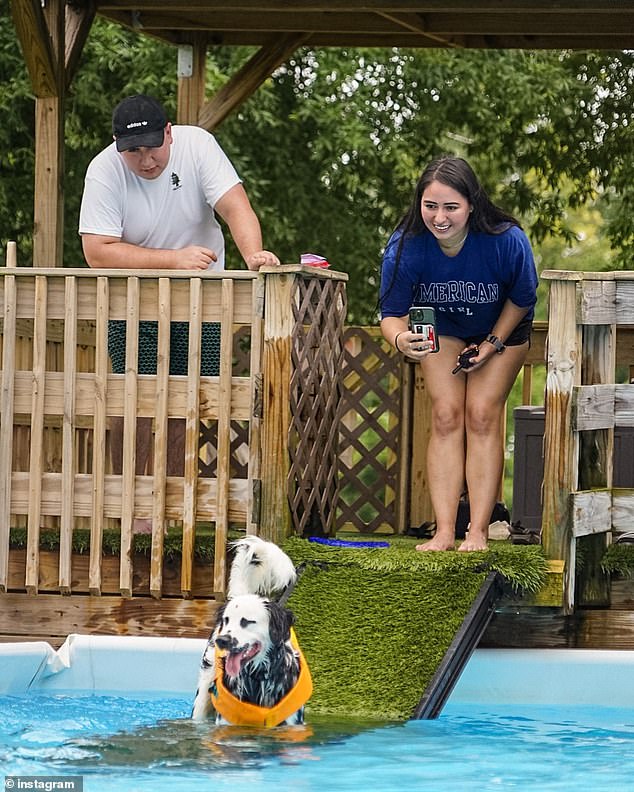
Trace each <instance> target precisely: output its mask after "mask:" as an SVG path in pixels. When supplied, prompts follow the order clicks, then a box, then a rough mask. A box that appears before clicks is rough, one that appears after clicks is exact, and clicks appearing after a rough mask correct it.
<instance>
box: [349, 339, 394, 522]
mask: <svg viewBox="0 0 634 792" xmlns="http://www.w3.org/2000/svg"><path fill="white" fill-rule="evenodd" d="M344 347H345V349H344V368H343V395H342V405H341V420H340V423H339V434H340V437H339V447H340V455H339V471H340V478H341V482H340V491H339V500H338V502H337V506H338V508H337V522H336V525H337V529H338V530H341V529H344V528H345V529H346V530H354V531H363V532H364V533H372V532H376V531H383V532H385V531H393V530H394V526H395V492H396V487H397V471H398V469H399V447H398V446H399V420H398V419H399V412H400V398H401V390H402V386H401V380H400V365H401V363H400V358H399V356H398V355H395V354H394V351H393V349H392V348H391V347H390V346H389V345H388V344H387V342H386V341H385V340H384V339H383V337H382V336H381V333H380V331H379V330H378V328H362V327H349V328H347V329H346V332H345V335H344Z"/></svg>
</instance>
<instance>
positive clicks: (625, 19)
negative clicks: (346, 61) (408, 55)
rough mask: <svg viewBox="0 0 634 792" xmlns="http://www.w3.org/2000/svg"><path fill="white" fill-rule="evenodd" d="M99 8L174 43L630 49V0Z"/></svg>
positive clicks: (121, 0)
mask: <svg viewBox="0 0 634 792" xmlns="http://www.w3.org/2000/svg"><path fill="white" fill-rule="evenodd" d="M96 7H97V13H98V14H100V15H102V16H104V17H107V18H108V19H111V20H114V21H116V22H120V23H121V24H123V25H127V26H130V27H133V28H137V29H138V30H139V31H142V32H144V33H148V34H150V35H153V36H158V37H159V38H161V39H164V40H165V41H170V42H172V43H175V44H184V43H191V42H192V37H193V36H194V35H195V34H201V33H202V34H204V36H205V38H206V41H207V43H208V44H209V45H212V44H227V45H234V44H255V45H264V44H266V43H267V42H269V41H270V40H271V39H272V38H273V37H276V36H280V35H283V34H292V33H304V34H309V36H310V43H311V45H314V46H327V47H351V46H363V47H438V46H440V47H479V48H492V49H502V48H523V49H544V48H546V49H568V48H573V49H586V48H587V49H627V48H631V47H632V46H634V2H632V0H576V1H573V0H455V2H446V0H427V2H424V1H421V0H392V1H390V0H333V1H331V2H327V1H326V0H237V2H229V0H180V2H168V1H167V0H106V2H97V3H96Z"/></svg>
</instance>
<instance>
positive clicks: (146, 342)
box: [108, 319, 220, 377]
mask: <svg viewBox="0 0 634 792" xmlns="http://www.w3.org/2000/svg"><path fill="white" fill-rule="evenodd" d="M125 341H126V323H125V322H124V321H121V320H119V319H113V320H111V321H109V322H108V354H109V355H110V360H111V361H112V373H113V374H125ZM157 350H158V322H139V360H138V364H139V374H156V359H157ZM188 360H189V323H188V322H171V323H170V374H182V375H186V374H187V362H188ZM219 372H220V324H219V323H218V322H203V324H202V341H201V353H200V373H201V375H202V376H204V377H214V376H218V373H219Z"/></svg>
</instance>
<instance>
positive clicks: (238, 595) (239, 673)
mask: <svg viewBox="0 0 634 792" xmlns="http://www.w3.org/2000/svg"><path fill="white" fill-rule="evenodd" d="M234 548H235V557H234V560H233V564H232V566H231V574H230V576H229V586H228V592H227V596H228V599H227V602H226V603H225V604H224V605H223V606H222V607H221V608H220V609H219V610H218V613H217V617H216V624H215V626H214V629H213V631H212V633H211V635H210V637H209V640H208V642H207V646H206V648H205V651H204V653H203V658H202V663H201V668H200V673H199V677H198V689H197V691H196V697H195V699H194V706H193V711H192V718H194V720H205V719H208V718H214V719H215V721H216V723H226V721H224V719H223V718H222V717H221V716H220V715H219V713H216V712H215V711H214V709H213V705H212V702H211V697H210V695H209V691H210V689H211V687H212V685H213V682H214V678H215V674H216V667H215V657H216V647H217V648H218V649H219V650H221V651H223V652H226V654H225V661H224V673H223V683H224V685H225V687H226V688H227V689H228V690H229V691H231V693H233V695H234V696H236V697H237V698H239V699H240V700H241V701H246V702H248V703H250V704H257V705H259V706H262V707H271V706H274V705H275V704H277V703H278V702H279V701H280V700H281V699H282V698H283V697H284V696H285V695H286V694H287V693H288V691H289V690H290V689H291V688H292V687H293V686H294V685H295V683H296V682H297V678H298V676H299V671H300V667H299V655H298V653H297V652H296V651H295V650H294V649H293V647H292V645H291V640H290V629H291V626H292V624H293V622H294V616H293V614H292V612H291V611H290V610H288V609H287V608H284V607H282V606H281V605H279V604H278V603H277V602H275V601H274V600H272V599H270V597H272V596H273V595H274V594H276V593H280V592H282V591H284V590H285V589H286V588H287V587H288V586H289V585H292V584H293V583H294V582H295V579H296V573H295V567H294V566H293V563H292V561H291V560H290V558H289V557H288V556H287V555H286V554H285V553H284V552H283V551H282V550H280V548H279V547H277V545H275V544H273V543H272V542H265V541H264V540H263V539H260V538H258V537H255V536H248V537H245V538H244V539H241V540H239V541H238V542H236V543H235V544H234ZM303 720H304V711H303V707H302V708H301V709H300V710H298V711H297V712H295V713H294V714H293V715H291V716H290V717H289V718H287V720H286V721H284V723H285V724H287V725H291V724H298V723H303Z"/></svg>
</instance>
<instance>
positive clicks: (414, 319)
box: [409, 305, 440, 352]
mask: <svg viewBox="0 0 634 792" xmlns="http://www.w3.org/2000/svg"><path fill="white" fill-rule="evenodd" d="M409 329H410V330H411V332H412V333H416V335H420V336H422V337H423V339H424V340H425V341H431V342H432V348H431V350H430V351H431V352H438V350H439V349H440V344H439V342H438V334H437V333H436V311H435V310H434V309H433V308H432V307H431V306H429V305H412V307H411V308H410V309H409Z"/></svg>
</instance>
